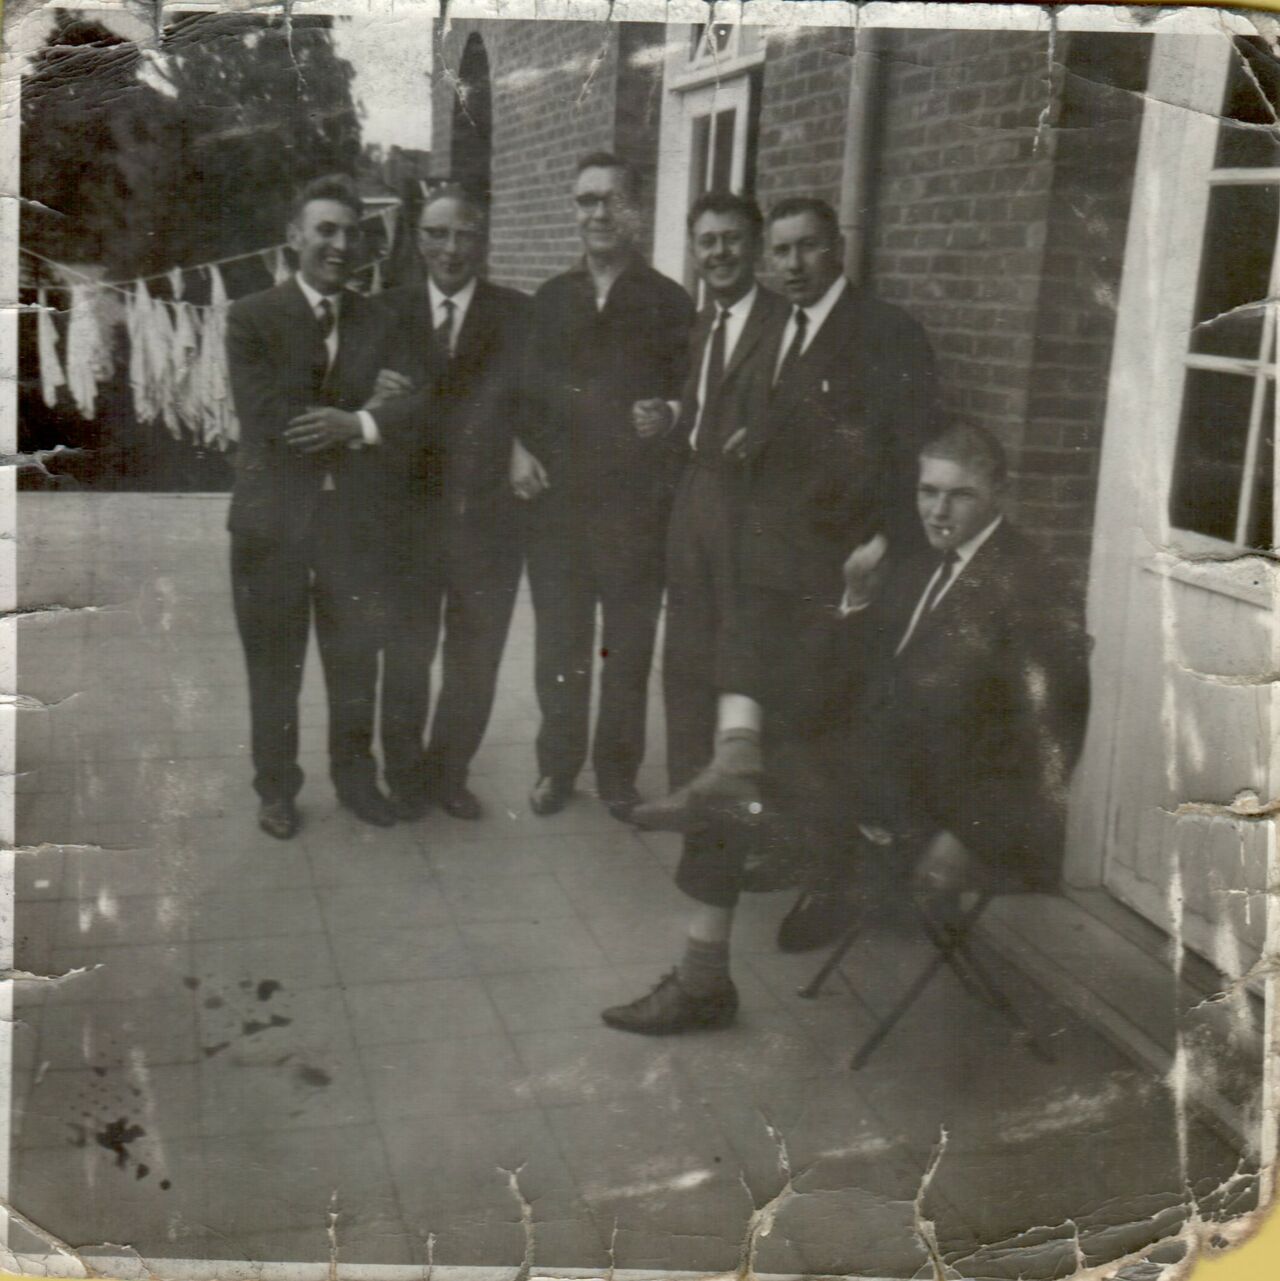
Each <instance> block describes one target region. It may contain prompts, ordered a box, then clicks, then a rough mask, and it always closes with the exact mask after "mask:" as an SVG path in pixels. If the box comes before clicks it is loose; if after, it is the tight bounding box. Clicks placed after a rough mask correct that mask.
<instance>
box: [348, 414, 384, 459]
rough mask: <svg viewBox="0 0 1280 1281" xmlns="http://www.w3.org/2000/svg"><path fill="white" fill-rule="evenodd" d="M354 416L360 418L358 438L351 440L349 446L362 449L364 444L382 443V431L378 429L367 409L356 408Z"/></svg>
mask: <svg viewBox="0 0 1280 1281" xmlns="http://www.w3.org/2000/svg"><path fill="white" fill-rule="evenodd" d="M356 417H357V418H359V419H360V439H359V440H353V441H352V442H351V448H352V449H363V448H364V446H365V445H380V444H382V433H381V432H379V431H378V424H377V423H376V422H374V420H373V415H372V414H371V413H370V412H369V411H368V410H367V409H358V410H356Z"/></svg>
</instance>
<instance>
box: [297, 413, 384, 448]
mask: <svg viewBox="0 0 1280 1281" xmlns="http://www.w3.org/2000/svg"><path fill="white" fill-rule="evenodd" d="M284 439H285V443H286V444H287V445H288V446H289V447H290V448H291V449H296V450H298V451H299V452H300V453H303V454H319V453H322V452H323V451H324V450H326V449H333V448H335V447H337V446H346V445H349V444H351V442H352V441H353V440H363V439H364V434H363V432H361V430H360V419H359V418H358V417H357V416H356V415H355V414H349V413H347V411H346V410H345V409H335V408H334V407H333V406H332V405H325V406H323V407H322V408H319V409H308V410H307V412H306V413H305V414H299V415H298V416H297V418H294V419H293V420H292V421H291V422H290V423H289V426H288V427H287V428H286V429H285V433H284Z"/></svg>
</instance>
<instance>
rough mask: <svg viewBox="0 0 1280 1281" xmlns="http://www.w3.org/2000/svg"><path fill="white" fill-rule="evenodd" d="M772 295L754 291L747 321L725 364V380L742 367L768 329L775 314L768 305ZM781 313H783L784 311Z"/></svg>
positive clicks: (762, 291) (763, 291)
mask: <svg viewBox="0 0 1280 1281" xmlns="http://www.w3.org/2000/svg"><path fill="white" fill-rule="evenodd" d="M772 297H773V295H772V294H769V293H766V292H765V290H764V289H760V290H759V291H758V292H757V293H756V300H755V303H754V304H753V305H752V308H751V314H750V315H749V316H748V317H747V323H746V324H745V325H744V326H743V327H742V332H741V333H740V334H739V335H738V344H737V346H736V347H734V349H733V355H732V356H730V357H729V363H728V364H727V365H726V366H725V369H724V376H725V381H726V382H727V381H728V380H729V379H730V378H732V377H733V376H734V374H736V373H737V372H738V370H739V369H741V368H742V365H743V362H744V361H745V360H746V359H747V357H748V356H749V355H751V353H752V352H753V351H754V350H755V349H756V347H757V346H758V345H759V342H760V340H761V338H763V337H764V335H765V333H766V332H767V331H768V328H769V321H770V320H771V319H772V318H773V316H774V314H775V313H774V310H773V308H772V307H771V306H770V299H771V298H772ZM780 310H781V309H780ZM782 314H785V312H783V313H782ZM784 323H785V322H784Z"/></svg>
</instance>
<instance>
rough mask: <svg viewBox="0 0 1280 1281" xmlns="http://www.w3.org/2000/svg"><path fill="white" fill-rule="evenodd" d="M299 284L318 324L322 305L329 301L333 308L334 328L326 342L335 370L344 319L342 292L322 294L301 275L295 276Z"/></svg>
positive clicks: (331, 366)
mask: <svg viewBox="0 0 1280 1281" xmlns="http://www.w3.org/2000/svg"><path fill="white" fill-rule="evenodd" d="M294 279H295V280H296V281H297V282H298V288H299V289H301V290H302V296H303V297H304V298H305V299H306V300H307V306H308V307H310V308H311V314H312V315H313V316H314V317H315V318H316V323H317V324H319V323H320V321H321V315H320V304H321V303H322V302H324V301H326V300H327V301H328V303H329V306H330V307H332V308H333V328H332V329H330V330H329V333H328V336H327V337H326V338H325V340H324V346H325V350H326V351H327V352H328V353H329V368H330V369H332V368H333V362H334V361H335V360H337V359H338V325H339V323H340V322H341V319H342V290H341V289H339V290H338V292H337V293H336V294H322V293H320V292H319V290H316V289H312V288H311V286H310V285H309V284H307V282H306V281H305V280H303V278H302V276H301V275H298V276H295V277H294Z"/></svg>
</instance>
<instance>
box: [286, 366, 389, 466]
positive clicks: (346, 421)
mask: <svg viewBox="0 0 1280 1281" xmlns="http://www.w3.org/2000/svg"><path fill="white" fill-rule="evenodd" d="M411 391H413V382H412V380H411V379H409V378H406V377H405V376H404V374H398V373H396V371H395V370H394V369H380V370H379V371H378V376H377V378H376V379H375V380H374V384H373V395H372V396H370V397H369V399H368V400H367V401H366V402H365V404H364V408H365V409H377V408H378V407H379V406H381V405H385V404H386V403H387V401H389V400H394V399H395V397H397V396H405V395H408V393H409V392H411ZM284 440H285V443H286V444H287V445H288V446H289V447H290V448H291V449H296V450H298V452H299V453H303V454H319V453H323V452H324V451H325V450H326V449H334V448H339V447H342V446H347V447H350V446H351V445H354V444H358V443H359V442H361V441H363V440H364V432H363V430H362V429H361V426H360V416H359V414H354V413H351V412H350V411H348V410H346V409H338V408H337V407H336V406H334V405H317V406H314V407H313V408H311V409H308V410H307V411H306V413H303V414H299V415H298V416H297V417H296V418H292V419H290V421H289V426H288V427H287V428H286V429H285V432H284Z"/></svg>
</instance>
